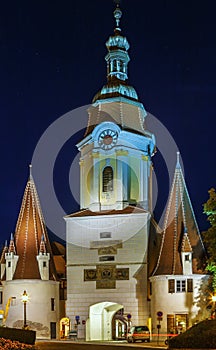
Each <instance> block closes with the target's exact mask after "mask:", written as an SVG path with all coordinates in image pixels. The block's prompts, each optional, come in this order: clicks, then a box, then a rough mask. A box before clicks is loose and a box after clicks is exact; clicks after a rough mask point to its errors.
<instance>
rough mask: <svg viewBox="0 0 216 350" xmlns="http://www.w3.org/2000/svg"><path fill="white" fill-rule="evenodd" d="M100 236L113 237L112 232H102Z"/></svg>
mask: <svg viewBox="0 0 216 350" xmlns="http://www.w3.org/2000/svg"><path fill="white" fill-rule="evenodd" d="M100 238H111V232H100Z"/></svg>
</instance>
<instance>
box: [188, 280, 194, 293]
mask: <svg viewBox="0 0 216 350" xmlns="http://www.w3.org/2000/svg"><path fill="white" fill-rule="evenodd" d="M187 292H189V293H191V292H193V280H192V278H189V279H188V280H187Z"/></svg>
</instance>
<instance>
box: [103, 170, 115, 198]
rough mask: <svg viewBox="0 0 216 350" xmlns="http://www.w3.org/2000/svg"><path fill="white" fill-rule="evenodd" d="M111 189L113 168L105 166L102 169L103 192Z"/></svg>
mask: <svg viewBox="0 0 216 350" xmlns="http://www.w3.org/2000/svg"><path fill="white" fill-rule="evenodd" d="M110 191H113V169H112V167H111V166H107V167H105V168H104V170H103V192H110Z"/></svg>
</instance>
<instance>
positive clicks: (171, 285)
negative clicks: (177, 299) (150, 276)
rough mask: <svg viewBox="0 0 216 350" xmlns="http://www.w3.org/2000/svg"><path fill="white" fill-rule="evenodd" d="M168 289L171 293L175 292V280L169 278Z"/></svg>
mask: <svg viewBox="0 0 216 350" xmlns="http://www.w3.org/2000/svg"><path fill="white" fill-rule="evenodd" d="M168 290H169V293H175V280H174V279H172V280H168Z"/></svg>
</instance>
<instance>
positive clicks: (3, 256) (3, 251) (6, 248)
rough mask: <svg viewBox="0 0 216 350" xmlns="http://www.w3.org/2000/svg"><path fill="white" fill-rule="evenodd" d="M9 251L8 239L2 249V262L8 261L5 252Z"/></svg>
mask: <svg viewBox="0 0 216 350" xmlns="http://www.w3.org/2000/svg"><path fill="white" fill-rule="evenodd" d="M7 252H8V246H7V241H5V245H4V248H3V249H2V253H1V258H0V264H5V263H6V260H5V254H6V253H7Z"/></svg>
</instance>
